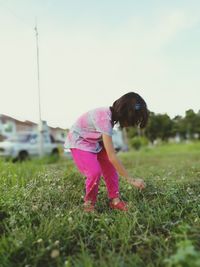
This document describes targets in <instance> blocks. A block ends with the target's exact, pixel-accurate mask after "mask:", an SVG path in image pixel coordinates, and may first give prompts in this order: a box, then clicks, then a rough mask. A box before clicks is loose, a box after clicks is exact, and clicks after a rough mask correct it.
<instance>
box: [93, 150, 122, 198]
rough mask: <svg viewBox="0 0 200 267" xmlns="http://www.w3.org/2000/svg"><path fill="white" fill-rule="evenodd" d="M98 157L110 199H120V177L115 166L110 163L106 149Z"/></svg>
mask: <svg viewBox="0 0 200 267" xmlns="http://www.w3.org/2000/svg"><path fill="white" fill-rule="evenodd" d="M97 157H98V161H99V163H100V166H101V170H102V174H103V177H104V180H105V183H106V187H107V191H108V197H109V198H110V199H112V198H118V197H119V176H118V174H117V172H116V170H115V168H114V166H113V165H112V163H111V162H110V161H109V159H108V156H107V153H106V151H105V149H103V150H102V151H101V152H100V153H98V155H97Z"/></svg>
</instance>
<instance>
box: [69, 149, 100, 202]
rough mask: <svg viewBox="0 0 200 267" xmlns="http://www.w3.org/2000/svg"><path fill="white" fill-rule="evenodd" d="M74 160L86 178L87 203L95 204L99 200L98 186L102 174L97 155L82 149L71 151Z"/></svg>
mask: <svg viewBox="0 0 200 267" xmlns="http://www.w3.org/2000/svg"><path fill="white" fill-rule="evenodd" d="M71 152H72V157H73V160H74V162H75V164H76V166H77V167H78V169H79V171H80V172H81V173H82V174H83V175H85V176H86V181H85V186H86V193H85V198H84V200H85V202H86V201H91V202H92V203H93V204H94V203H95V202H96V200H97V194H98V186H99V181H100V177H101V174H102V170H101V166H100V164H99V162H98V160H97V154H95V153H91V152H88V151H83V150H80V149H71Z"/></svg>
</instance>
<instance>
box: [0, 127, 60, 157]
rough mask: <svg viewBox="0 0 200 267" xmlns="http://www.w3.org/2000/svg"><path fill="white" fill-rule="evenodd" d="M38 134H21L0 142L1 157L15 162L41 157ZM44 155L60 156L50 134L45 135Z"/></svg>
mask: <svg viewBox="0 0 200 267" xmlns="http://www.w3.org/2000/svg"><path fill="white" fill-rule="evenodd" d="M39 146H40V142H39V135H38V133H32V132H31V133H19V134H17V135H15V136H13V137H10V138H8V139H6V140H4V141H2V142H0V157H4V158H11V159H13V161H16V160H20V161H22V160H25V159H27V158H30V157H37V156H39V155H40V150H39ZM42 147H43V155H55V156H58V155H59V148H58V145H57V144H56V143H54V139H53V137H52V136H51V135H49V134H48V133H44V134H43V146H42Z"/></svg>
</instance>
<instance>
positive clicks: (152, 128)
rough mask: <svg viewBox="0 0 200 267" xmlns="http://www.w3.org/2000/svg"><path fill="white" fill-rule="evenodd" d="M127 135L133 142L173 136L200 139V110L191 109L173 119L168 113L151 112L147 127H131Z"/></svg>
mask: <svg viewBox="0 0 200 267" xmlns="http://www.w3.org/2000/svg"><path fill="white" fill-rule="evenodd" d="M127 135H128V139H129V141H130V143H131V142H132V143H133V144H134V142H135V141H136V142H137V140H139V138H140V139H143V142H146V141H151V142H152V143H153V142H155V140H158V139H159V140H162V141H165V142H166V141H168V140H169V139H172V138H174V139H177V140H179V141H181V140H183V141H184V140H188V139H190V140H191V139H200V110H199V111H198V112H197V113H195V112H194V110H193V109H189V110H187V111H186V112H185V116H180V115H177V116H175V117H174V118H172V119H171V118H170V116H169V115H168V114H155V113H154V112H150V114H149V121H148V125H147V127H146V128H145V129H144V130H140V129H137V128H129V129H128V130H127ZM140 141H141V140H140ZM133 146H134V145H133Z"/></svg>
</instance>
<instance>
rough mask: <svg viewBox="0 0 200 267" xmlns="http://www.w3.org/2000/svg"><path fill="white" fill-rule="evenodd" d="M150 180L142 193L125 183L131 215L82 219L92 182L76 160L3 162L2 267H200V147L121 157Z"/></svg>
mask: <svg viewBox="0 0 200 267" xmlns="http://www.w3.org/2000/svg"><path fill="white" fill-rule="evenodd" d="M120 158H121V160H122V161H123V163H124V165H125V166H126V167H127V168H128V170H129V172H130V173H131V174H132V175H133V176H136V177H143V178H144V179H145V181H146V183H147V187H146V189H145V190H144V191H143V192H140V191H138V190H137V189H135V188H133V187H132V186H130V185H129V184H127V183H126V182H125V181H124V180H123V178H120V188H121V196H122V198H123V199H124V200H126V201H127V202H128V203H129V212H127V213H123V212H119V211H112V210H110V209H109V207H108V199H107V194H106V188H105V185H104V182H103V180H102V181H101V184H100V190H99V199H98V203H97V211H96V212H95V213H94V214H86V213H84V212H83V211H82V203H83V195H84V178H83V177H82V176H81V175H80V174H79V173H78V171H77V170H76V168H75V167H74V165H73V162H72V161H71V160H67V159H61V160H59V161H58V162H54V161H52V160H48V159H43V160H32V161H28V162H24V163H15V164H13V163H11V162H4V161H0V266H1V267H19V266H20V267H22V266H23V267H25V266H26V267H34V266H37V267H39V266H40V267H45V266H48V267H51V266H59V267H73V266H75V267H93V266H94V267H97V266H98V267H107V266H108V267H134V266H136V267H140V266H141V267H142V266H145V267H156V266H161V267H165V266H166V267H170V266H171V267H197V266H198V267H199V266H200V143H190V144H176V145H175V144H170V145H162V146H158V147H155V148H144V149H142V150H140V151H130V152H127V153H122V154H120Z"/></svg>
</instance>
